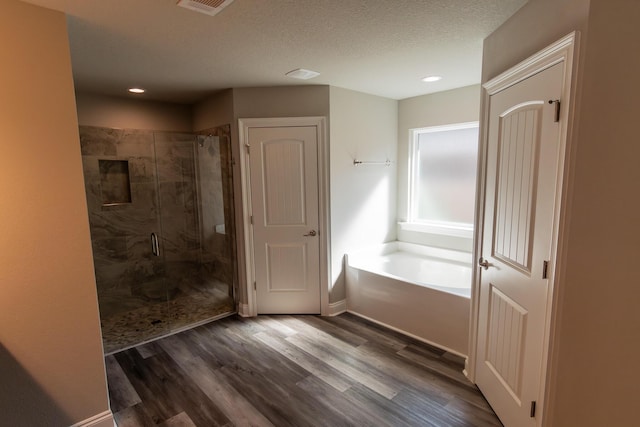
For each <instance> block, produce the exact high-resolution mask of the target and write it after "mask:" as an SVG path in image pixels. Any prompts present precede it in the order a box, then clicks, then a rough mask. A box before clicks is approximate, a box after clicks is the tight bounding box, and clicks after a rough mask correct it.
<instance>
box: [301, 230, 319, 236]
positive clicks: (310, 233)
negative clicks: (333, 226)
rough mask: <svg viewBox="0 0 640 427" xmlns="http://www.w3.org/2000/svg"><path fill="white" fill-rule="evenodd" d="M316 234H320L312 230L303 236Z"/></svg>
mask: <svg viewBox="0 0 640 427" xmlns="http://www.w3.org/2000/svg"><path fill="white" fill-rule="evenodd" d="M316 234H318V233H316V230H311V231H310V232H308V233H307V234H303V236H315V235H316Z"/></svg>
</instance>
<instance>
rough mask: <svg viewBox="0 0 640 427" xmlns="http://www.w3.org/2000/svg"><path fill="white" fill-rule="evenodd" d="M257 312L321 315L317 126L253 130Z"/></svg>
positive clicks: (251, 140)
mask: <svg viewBox="0 0 640 427" xmlns="http://www.w3.org/2000/svg"><path fill="white" fill-rule="evenodd" d="M248 141H249V159H250V179H251V205H252V216H253V246H254V263H255V281H256V294H257V297H256V303H257V309H258V313H260V314H266V313H290V314H293V313H320V243H319V241H320V239H319V238H318V233H319V232H320V230H319V229H318V224H319V219H318V218H319V210H318V209H319V203H318V149H317V148H318V134H317V127H316V126H299V127H251V128H249V130H248Z"/></svg>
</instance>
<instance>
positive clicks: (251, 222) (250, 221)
mask: <svg viewBox="0 0 640 427" xmlns="http://www.w3.org/2000/svg"><path fill="white" fill-rule="evenodd" d="M249 224H251V225H253V215H249Z"/></svg>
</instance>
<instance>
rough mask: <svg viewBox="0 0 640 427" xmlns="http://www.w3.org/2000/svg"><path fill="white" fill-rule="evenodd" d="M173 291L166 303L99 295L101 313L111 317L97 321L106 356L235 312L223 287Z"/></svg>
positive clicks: (183, 286)
mask: <svg viewBox="0 0 640 427" xmlns="http://www.w3.org/2000/svg"><path fill="white" fill-rule="evenodd" d="M173 289H174V291H173V292H172V293H171V297H170V299H169V300H168V301H167V300H166V299H164V300H162V299H157V300H149V298H141V297H137V298H136V297H132V296H131V295H130V294H127V295H124V294H119V293H118V292H116V291H111V292H109V293H108V294H106V293H105V294H104V295H100V298H99V299H100V311H101V313H113V314H110V315H104V316H103V315H101V319H100V323H101V325H102V340H103V345H104V352H105V354H110V353H113V352H116V351H119V350H122V349H124V348H128V347H131V346H133V345H137V344H139V343H142V342H145V341H148V340H151V339H154V338H157V337H160V336H163V335H167V334H170V333H172V332H175V331H177V330H182V329H184V328H187V327H189V326H190V325H194V324H199V323H202V322H203V321H206V320H208V319H212V318H216V317H220V316H223V315H224V314H230V313H233V312H235V304H234V301H233V298H232V296H231V295H230V292H229V286H228V285H227V284H225V283H222V282H218V281H210V282H208V283H199V284H193V283H191V284H184V283H181V284H180V285H178V286H177V287H174V288H173ZM116 307H117V308H116Z"/></svg>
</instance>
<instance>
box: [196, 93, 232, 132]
mask: <svg viewBox="0 0 640 427" xmlns="http://www.w3.org/2000/svg"><path fill="white" fill-rule="evenodd" d="M192 112H193V116H192V126H191V127H192V128H193V130H194V131H197V132H199V131H202V130H205V129H210V128H213V127H216V126H223V125H227V124H228V125H232V126H231V127H233V89H226V90H223V91H220V92H217V93H215V94H213V95H211V96H209V97H207V98H206V99H204V100H202V101H201V102H198V103H197V104H195V105H194V106H193V110H192Z"/></svg>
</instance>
